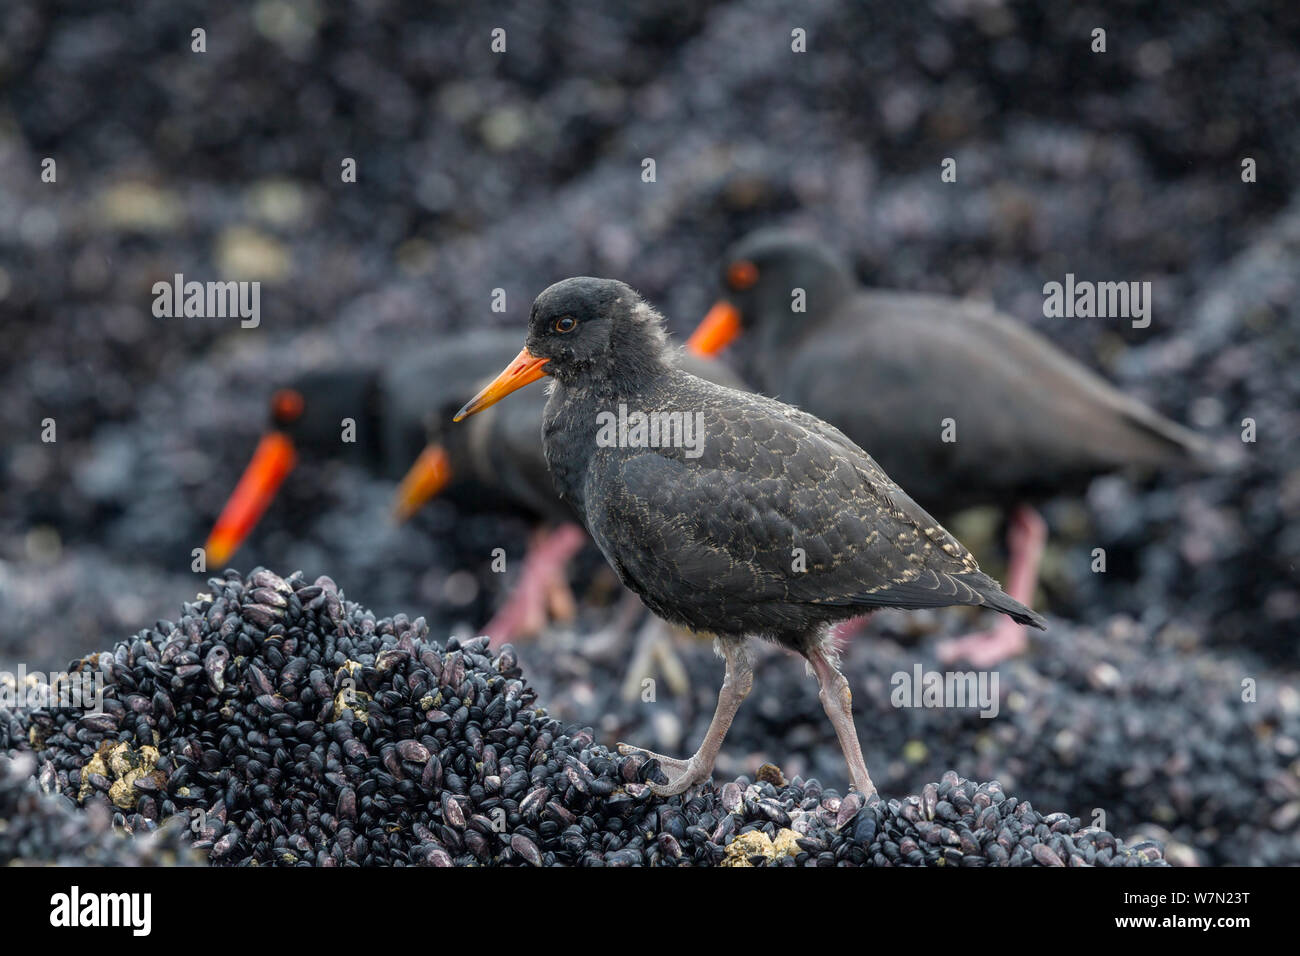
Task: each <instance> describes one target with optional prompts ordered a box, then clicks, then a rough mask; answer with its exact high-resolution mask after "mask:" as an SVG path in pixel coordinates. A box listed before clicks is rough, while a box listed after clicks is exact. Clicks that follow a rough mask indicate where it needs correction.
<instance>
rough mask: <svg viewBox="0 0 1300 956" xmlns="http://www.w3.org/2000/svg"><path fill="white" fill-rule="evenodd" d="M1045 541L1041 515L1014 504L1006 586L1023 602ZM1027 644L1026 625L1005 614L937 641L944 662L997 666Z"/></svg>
mask: <svg viewBox="0 0 1300 956" xmlns="http://www.w3.org/2000/svg"><path fill="white" fill-rule="evenodd" d="M1046 542H1047V524H1046V522H1044V521H1043V517H1042V515H1040V514H1039V513H1038V512H1037V511H1035V510H1034V509H1033V508H1031V507H1030V506H1029V505H1020V506H1019V507H1018V508H1016V510H1015V513H1014V514H1013V515H1012V516H1011V527H1010V528H1009V529H1008V531H1007V550H1008V551H1009V552H1010V557H1009V561H1008V567H1007V580H1006V587H1005V590H1006V592H1007V593H1008V594H1009V595H1011V596H1012V597H1013V598H1015V599H1016V600H1017V601H1019V602H1020V603H1021V604H1024V605H1026V606H1030V605H1031V602H1032V601H1033V599H1034V591H1035V590H1036V589H1037V588H1038V567H1039V565H1040V564H1041V563H1042V560H1043V546H1044V545H1045V544H1046ZM1028 646H1029V638H1028V636H1027V632H1026V630H1025V626H1024V625H1023V624H1017V623H1016V622H1015V621H1013V620H1011V618H1009V617H1006V616H1005V615H1004V616H1000V617H999V618H998V622H997V624H995V625H994V626H993V629H992V630H991V631H987V632H985V633H981V634H970V635H967V636H966V637H960V638H956V639H955V640H951V641H944V642H943V643H942V644H940V645H939V659H940V660H941V661H943V662H944V663H945V664H952V663H955V662H956V661H969V662H970V663H971V664H973V665H974V666H975V667H980V668H987V667H996V666H997V665H998V664H1000V663H1002V662H1003V661H1005V660H1007V659H1008V658H1011V657H1015V656H1016V655H1017V654H1022V653H1024V651H1025V649H1026V648H1028Z"/></svg>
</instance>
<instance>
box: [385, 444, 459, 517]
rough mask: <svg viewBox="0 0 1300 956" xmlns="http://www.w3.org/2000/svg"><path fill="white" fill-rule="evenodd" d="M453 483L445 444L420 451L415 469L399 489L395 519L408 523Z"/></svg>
mask: <svg viewBox="0 0 1300 956" xmlns="http://www.w3.org/2000/svg"><path fill="white" fill-rule="evenodd" d="M449 481H451V460H450V459H449V458H448V457H447V452H446V451H444V450H443V448H442V446H441V445H430V446H429V447H427V448H425V449H424V451H422V452H420V457H419V458H417V459H416V460H415V464H414V465H412V466H411V470H410V471H408V472H407V473H406V477H405V478H403V479H402V483H401V484H400V485H398V487H397V495H396V497H395V498H394V500H393V518H394V519H396V520H397V521H405V520H406V519H407V518H409V517H411V515H413V514H415V513H416V512H417V511H419V510H420V508H421V506H423V505H424V503H425V502H426V501H428V500H429V499H430V498H432V497H433V496H434V495H436V494H437V493H438V492H440V491H442V489H443V488H445V487H447V482H449Z"/></svg>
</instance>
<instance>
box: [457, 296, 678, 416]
mask: <svg viewBox="0 0 1300 956" xmlns="http://www.w3.org/2000/svg"><path fill="white" fill-rule="evenodd" d="M667 348H668V337H667V334H666V333H665V332H664V328H663V318H662V317H661V316H660V315H659V313H658V312H656V311H655V310H654V309H652V308H651V307H650V305H649V304H648V303H646V301H645V300H644V299H642V298H641V296H639V295H638V294H637V293H636V292H635V291H634V290H633V289H632V287H631V286H628V285H626V284H625V283H622V282H619V281H617V280H615V279H593V278H590V277H587V276H582V277H579V278H574V279H565V280H564V281H562V282H557V283H555V284H554V285H553V286H550V287H549V288H548V289H546V290H545V291H544V292H542V294H541V295H539V296H538V297H537V300H536V301H535V302H534V303H533V308H532V311H531V312H530V313H529V316H528V336H527V338H526V340H525V342H524V348H523V350H522V351H521V352H520V353H519V354H518V355H517V356H515V358H514V361H512V362H511V363H510V364H509V365H507V366H506V368H505V370H504V371H503V372H502V373H501V374H500V375H498V376H497V377H496V379H494V380H493V381H492V382H491V383H490V384H489V385H488V386H487V387H486V388H484V389H483V390H482V391H480V392H479V393H478V394H477V395H475V396H474V398H472V399H470V401H469V402H468V403H467V404H466V405H465V407H464V408H462V409H461V410H460V413H459V414H458V415H457V416H456V421H460V420H461V419H462V418H465V417H466V416H468V415H473V414H474V413H475V412H478V411H482V410H483V409H485V408H487V407H488V406H490V405H494V404H496V403H497V402H499V401H500V400H501V399H503V398H505V397H506V396H507V395H509V394H510V393H511V392H513V391H516V390H518V389H520V388H523V387H524V386H525V385H527V384H529V383H530V382H535V381H537V380H538V379H539V378H541V377H542V376H543V375H551V376H554V377H555V378H556V379H557V380H558V381H559V382H561V383H563V384H565V385H578V384H583V383H585V384H599V383H607V382H614V383H616V382H619V381H636V380H637V379H638V378H641V377H643V376H646V375H649V374H653V373H655V372H657V371H661V370H663V369H664V368H665V367H666V365H665V361H666V360H665V352H666V350H667Z"/></svg>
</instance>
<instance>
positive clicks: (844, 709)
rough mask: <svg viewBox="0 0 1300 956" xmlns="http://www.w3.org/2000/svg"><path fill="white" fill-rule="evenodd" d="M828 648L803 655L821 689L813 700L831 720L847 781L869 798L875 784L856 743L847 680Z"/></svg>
mask: <svg viewBox="0 0 1300 956" xmlns="http://www.w3.org/2000/svg"><path fill="white" fill-rule="evenodd" d="M831 647H833V645H832V644H831V643H830V642H829V640H828V641H823V642H822V643H820V644H818V645H816V646H815V647H813V648H812V649H811V650H809V651H808V652H807V654H808V663H809V664H811V665H812V669H813V673H814V674H816V675H817V683H818V685H819V686H820V688H821V689H820V690H819V691H818V693H817V697H818V699H820V700H821V702H822V708H823V709H824V710H825V711H826V716H827V717H829V718H830V719H831V726H833V727H834V728H835V736H836V737H838V738H839V740H840V749H841V750H843V751H844V759H845V761H847V762H848V765H849V782H850V783H851V784H852V785H853V789H855V790H857V791H858V792H860V793H861V794H862V795H863V796H864V797H869V796H871V795H872V794H873V793H875V792H876V785H875V784H873V783H872V782H871V776H870V775H869V774H868V773H867V762H866V760H864V759H863V758H862V745H861V744H859V743H858V730H857V728H856V727H855V726H854V725H853V694H852V692H851V691H850V690H849V682H848V680H846V679H845V677H844V675H843V674H841V673H840V669H839V668H838V667H836V666H835V659H834V657H833V651H830V650H828V649H829V648H831Z"/></svg>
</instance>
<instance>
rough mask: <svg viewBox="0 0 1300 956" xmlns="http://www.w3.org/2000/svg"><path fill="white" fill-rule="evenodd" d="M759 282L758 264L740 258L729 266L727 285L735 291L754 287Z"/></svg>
mask: <svg viewBox="0 0 1300 956" xmlns="http://www.w3.org/2000/svg"><path fill="white" fill-rule="evenodd" d="M757 282H758V266H756V265H754V263H752V262H750V261H749V260H748V259H740V260H738V261H736V262H733V263H732V264H731V265H729V266H727V286H728V287H729V288H731V290H732V291H734V292H744V291H745V290H746V289H752V288H753V287H754V285H755V284H756V283H757Z"/></svg>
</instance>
